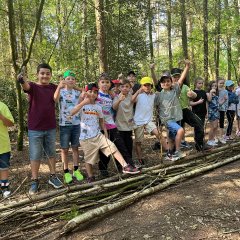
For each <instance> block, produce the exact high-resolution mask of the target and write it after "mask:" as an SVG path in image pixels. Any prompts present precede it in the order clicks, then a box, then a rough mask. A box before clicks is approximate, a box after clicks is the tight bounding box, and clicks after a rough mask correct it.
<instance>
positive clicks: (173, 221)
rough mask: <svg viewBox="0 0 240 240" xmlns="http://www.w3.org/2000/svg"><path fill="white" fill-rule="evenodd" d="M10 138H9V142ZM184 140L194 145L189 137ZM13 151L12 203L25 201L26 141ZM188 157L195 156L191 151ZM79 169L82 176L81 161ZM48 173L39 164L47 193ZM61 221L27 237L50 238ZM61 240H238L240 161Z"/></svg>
mask: <svg viewBox="0 0 240 240" xmlns="http://www.w3.org/2000/svg"><path fill="white" fill-rule="evenodd" d="M14 137H15V136H12V138H13V139H14ZM186 140H187V141H189V142H191V143H192V144H193V138H192V137H191V136H190V137H187V138H186ZM237 140H238V139H236V141H237ZM154 142H155V140H154V138H152V137H150V136H149V137H147V141H146V142H145V147H144V155H145V156H146V157H145V160H146V162H147V165H148V166H153V165H156V164H159V151H154V150H153V149H152V145H153V144H154ZM57 146H59V143H57ZM12 148H13V151H12V159H11V164H12V166H11V173H10V174H11V175H10V180H11V188H12V191H14V190H15V189H17V187H18V186H20V185H21V187H20V188H18V189H17V191H16V192H15V193H14V195H13V196H12V197H11V198H10V200H15V199H22V198H26V197H28V189H29V183H30V166H29V160H28V142H27V141H25V146H24V151H23V152H21V153H19V152H17V151H16V149H15V145H14V144H13V146H12ZM57 152H58V155H57V156H58V157H57V160H58V161H57V171H58V174H59V177H60V178H62V164H61V161H60V150H59V149H58V150H57ZM188 153H189V154H194V153H195V151H194V150H193V151H188ZM80 166H81V169H82V170H83V172H84V171H85V170H84V167H83V162H81V163H80ZM110 169H111V170H112V172H111V174H112V175H113V174H116V171H115V169H114V167H113V166H110ZM96 172H97V168H96ZM48 175H49V174H48V166H47V164H44V163H43V164H42V165H41V168H40V177H41V178H40V183H41V193H43V192H49V191H51V190H52V187H51V186H49V184H48V183H47V181H48ZM23 181H24V182H23ZM21 183H22V184H21ZM74 184H79V183H74ZM7 202H8V200H6V203H7ZM62 222H63V220H60V219H59V220H58V221H55V222H53V223H52V224H51V225H50V226H43V227H42V228H38V229H34V230H31V234H30V235H32V236H36V235H37V234H38V233H43V234H42V235H41V237H40V236H39V239H40V238H41V239H54V238H55V236H56V235H57V234H58V231H59V230H54V229H55V228H57V226H58V225H59V226H60V224H61V223H62ZM51 229H52V230H51ZM0 233H1V230H0ZM27 235H28V236H29V233H28V234H27ZM23 239H24V238H23ZM26 239H28V238H26ZM35 239H38V238H35ZM61 239H71V240H77V239H81V240H114V239H116V240H130V239H162V240H174V239H186V240H195V239H196V240H197V239H198V240H200V239H211V240H214V239H229V240H230V239H231V240H235V239H236V240H237V239H240V160H238V161H236V162H233V163H231V164H228V165H226V166H224V167H221V168H218V169H216V170H214V171H211V172H208V173H206V174H204V175H200V176H197V177H195V178H192V179H190V180H189V179H188V180H185V181H183V182H180V183H178V184H176V185H173V186H171V187H169V188H167V189H165V190H163V191H161V192H159V193H157V194H154V195H151V196H149V197H146V198H143V199H142V200H140V201H138V202H136V203H134V204H133V205H131V206H129V207H127V208H125V209H122V210H121V211H119V212H117V213H115V214H111V215H108V216H106V217H104V218H102V219H99V220H97V221H95V222H91V223H90V224H87V225H84V226H83V227H81V229H78V230H77V231H76V232H74V233H72V234H70V235H68V236H64V237H62V238H61Z"/></svg>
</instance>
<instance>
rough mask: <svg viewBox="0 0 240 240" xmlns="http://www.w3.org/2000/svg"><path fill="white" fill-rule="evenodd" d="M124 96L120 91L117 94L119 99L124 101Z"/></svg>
mask: <svg viewBox="0 0 240 240" xmlns="http://www.w3.org/2000/svg"><path fill="white" fill-rule="evenodd" d="M125 98H126V96H125V95H123V94H122V93H120V94H119V101H121V102H122V101H124V100H125Z"/></svg>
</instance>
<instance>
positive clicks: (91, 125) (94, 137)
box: [71, 84, 139, 182]
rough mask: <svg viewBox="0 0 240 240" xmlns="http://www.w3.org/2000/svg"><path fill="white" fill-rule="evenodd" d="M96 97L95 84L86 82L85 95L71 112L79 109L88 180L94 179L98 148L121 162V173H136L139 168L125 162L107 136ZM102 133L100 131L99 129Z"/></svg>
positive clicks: (96, 89) (81, 139) (81, 140)
mask: <svg viewBox="0 0 240 240" xmlns="http://www.w3.org/2000/svg"><path fill="white" fill-rule="evenodd" d="M97 97H98V88H97V85H96V84H88V85H87V87H86V97H85V99H84V100H83V101H82V102H81V103H80V104H78V105H77V106H76V107H75V108H74V109H73V110H72V112H71V115H74V114H75V113H77V112H78V111H79V110H80V116H81V134H80V143H81V146H82V148H83V151H84V158H85V166H86V171H87V175H88V182H93V181H94V180H95V177H94V174H93V167H92V165H94V164H96V163H97V161H98V159H99V150H100V151H101V152H102V153H103V154H105V155H106V156H110V155H111V154H113V156H114V157H115V159H116V160H117V161H118V162H119V163H120V164H121V166H122V168H123V173H130V174H136V173H139V170H138V169H136V168H134V167H132V166H131V165H130V164H127V163H126V162H125V160H124V159H123V157H122V155H121V153H120V152H119V151H118V149H117V148H116V146H115V144H114V143H113V142H111V141H110V140H109V139H108V138H107V137H108V133H107V129H106V127H105V125H104V120H103V112H102V108H101V107H100V106H99V105H98V104H96V103H95V101H96V99H97ZM100 128H101V129H102V130H103V132H104V135H103V134H102V133H101V129H100Z"/></svg>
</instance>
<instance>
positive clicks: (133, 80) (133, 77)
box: [127, 74, 136, 86]
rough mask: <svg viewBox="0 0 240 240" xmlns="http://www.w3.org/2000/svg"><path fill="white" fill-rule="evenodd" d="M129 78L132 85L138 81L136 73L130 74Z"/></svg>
mask: <svg viewBox="0 0 240 240" xmlns="http://www.w3.org/2000/svg"><path fill="white" fill-rule="evenodd" d="M127 80H128V81H129V82H130V83H131V84H132V86H133V85H134V84H135V82H136V76H135V75H134V74H130V75H128V76H127Z"/></svg>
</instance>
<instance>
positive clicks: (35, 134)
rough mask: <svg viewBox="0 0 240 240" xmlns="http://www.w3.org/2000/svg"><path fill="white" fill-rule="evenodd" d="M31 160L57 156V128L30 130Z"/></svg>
mask: <svg viewBox="0 0 240 240" xmlns="http://www.w3.org/2000/svg"><path fill="white" fill-rule="evenodd" d="M28 138H29V155H30V160H31V161H36V160H41V159H42V158H44V157H46V158H53V157H55V156H56V129H51V130H46V131H35V130H28Z"/></svg>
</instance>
